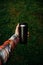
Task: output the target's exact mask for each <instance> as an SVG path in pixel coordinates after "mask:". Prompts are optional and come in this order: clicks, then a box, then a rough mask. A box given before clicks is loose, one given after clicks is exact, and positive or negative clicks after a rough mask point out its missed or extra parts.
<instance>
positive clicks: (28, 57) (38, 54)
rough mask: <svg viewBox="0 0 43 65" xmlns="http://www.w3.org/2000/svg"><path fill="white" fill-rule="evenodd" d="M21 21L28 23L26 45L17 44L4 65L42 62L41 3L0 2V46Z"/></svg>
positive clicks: (23, 1)
mask: <svg viewBox="0 0 43 65" xmlns="http://www.w3.org/2000/svg"><path fill="white" fill-rule="evenodd" d="M23 21H24V22H27V23H28V30H29V32H30V36H29V38H28V43H27V45H24V44H23V45H22V44H20V43H19V44H18V45H17V46H16V47H15V49H14V51H13V52H12V53H11V56H10V58H9V60H8V62H7V63H6V65H14V64H15V65H32V64H34V65H35V64H40V63H42V62H43V2H41V1H39V0H26V1H25V0H22V1H21V0H18V1H16V0H15V1H14V0H11V1H10V0H4V1H2V0H1V1H0V45H1V44H3V42H4V41H5V40H7V39H8V38H9V37H10V36H11V35H12V34H13V33H14V31H15V27H16V25H17V23H20V22H23Z"/></svg>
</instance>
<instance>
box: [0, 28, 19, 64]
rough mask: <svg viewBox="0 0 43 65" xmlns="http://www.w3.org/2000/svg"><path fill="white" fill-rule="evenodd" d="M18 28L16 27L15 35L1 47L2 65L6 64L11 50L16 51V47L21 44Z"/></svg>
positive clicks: (0, 62)
mask: <svg viewBox="0 0 43 65" xmlns="http://www.w3.org/2000/svg"><path fill="white" fill-rule="evenodd" d="M17 30H18V27H16V30H15V34H13V35H12V36H11V37H10V38H9V39H8V40H7V41H5V42H4V43H3V45H1V46H0V57H1V58H0V65H1V64H2V62H3V63H6V61H7V59H8V57H9V54H10V52H11V50H13V49H14V47H15V46H16V45H17V43H18V42H19V36H18V31H17Z"/></svg>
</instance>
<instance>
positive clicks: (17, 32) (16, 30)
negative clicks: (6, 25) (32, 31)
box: [15, 23, 29, 37]
mask: <svg viewBox="0 0 43 65" xmlns="http://www.w3.org/2000/svg"><path fill="white" fill-rule="evenodd" d="M18 28H19V23H18V24H17V26H16V29H15V34H16V35H18V36H19V29H18ZM27 36H28V37H29V32H27Z"/></svg>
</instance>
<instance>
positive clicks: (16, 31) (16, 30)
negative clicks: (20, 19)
mask: <svg viewBox="0 0 43 65" xmlns="http://www.w3.org/2000/svg"><path fill="white" fill-rule="evenodd" d="M18 28H19V23H18V24H17V26H16V29H15V34H17V35H19V30H18Z"/></svg>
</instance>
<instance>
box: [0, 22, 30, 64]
mask: <svg viewBox="0 0 43 65" xmlns="http://www.w3.org/2000/svg"><path fill="white" fill-rule="evenodd" d="M18 28H19V23H18V24H17V26H16V29H15V35H18V36H19V30H18ZM27 35H28V37H29V32H28V33H27ZM18 41H19V39H17V40H16V43H15V42H14V40H9V39H8V40H7V41H5V42H4V43H3V45H1V46H0V50H1V49H3V48H4V47H6V45H8V44H10V45H11V49H12V50H13V49H14V48H15V45H17V44H18ZM0 65H2V62H1V59H0Z"/></svg>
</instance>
